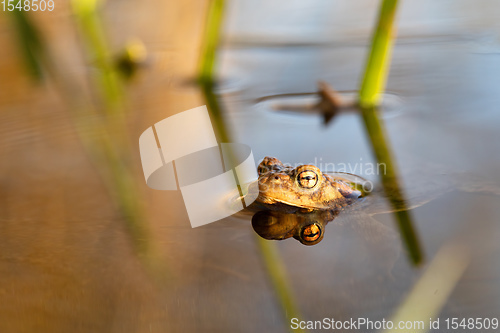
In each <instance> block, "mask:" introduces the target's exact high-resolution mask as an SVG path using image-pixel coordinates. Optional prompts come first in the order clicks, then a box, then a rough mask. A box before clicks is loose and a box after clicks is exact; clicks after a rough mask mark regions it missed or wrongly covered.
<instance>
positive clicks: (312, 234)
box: [301, 223, 321, 242]
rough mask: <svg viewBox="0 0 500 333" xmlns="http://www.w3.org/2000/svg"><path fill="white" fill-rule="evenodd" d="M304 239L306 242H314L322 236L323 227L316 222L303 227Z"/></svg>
mask: <svg viewBox="0 0 500 333" xmlns="http://www.w3.org/2000/svg"><path fill="white" fill-rule="evenodd" d="M301 236H302V239H303V240H304V241H306V242H314V241H315V240H317V239H318V238H319V237H320V236H321V228H320V227H319V226H318V225H317V224H316V223H314V224H310V225H308V226H306V227H305V228H304V229H302V235H301Z"/></svg>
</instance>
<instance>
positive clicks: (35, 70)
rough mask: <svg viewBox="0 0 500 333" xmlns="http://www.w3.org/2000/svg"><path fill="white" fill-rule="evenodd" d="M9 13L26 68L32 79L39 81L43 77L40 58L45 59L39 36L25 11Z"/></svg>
mask: <svg viewBox="0 0 500 333" xmlns="http://www.w3.org/2000/svg"><path fill="white" fill-rule="evenodd" d="M11 13H12V15H11V16H12V18H13V23H14V27H15V29H14V31H15V32H16V34H17V41H18V44H19V47H20V50H21V54H22V57H23V59H24V63H25V65H26V68H27V69H28V72H29V73H30V74H31V76H32V77H33V78H35V79H36V80H38V81H40V80H41V79H42V77H43V75H42V74H43V73H42V66H41V62H42V61H43V60H42V58H43V57H45V54H44V53H45V52H44V50H45V48H44V44H43V42H42V39H41V37H40V34H39V33H38V30H37V29H36V27H35V26H34V25H33V23H32V22H31V20H30V19H29V17H28V16H27V14H26V12H25V11H22V10H14V11H13V12H11Z"/></svg>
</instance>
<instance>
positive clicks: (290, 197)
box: [249, 157, 362, 245]
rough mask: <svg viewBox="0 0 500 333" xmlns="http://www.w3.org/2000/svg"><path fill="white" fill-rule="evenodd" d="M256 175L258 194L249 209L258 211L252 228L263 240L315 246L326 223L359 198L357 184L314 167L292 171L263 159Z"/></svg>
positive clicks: (308, 166) (271, 159)
mask: <svg viewBox="0 0 500 333" xmlns="http://www.w3.org/2000/svg"><path fill="white" fill-rule="evenodd" d="M258 172H259V181H258V191H259V194H258V197H257V200H256V201H255V202H254V204H252V205H251V206H250V207H249V208H250V209H252V210H258V212H257V213H256V214H255V215H254V216H253V218H252V226H253V228H254V230H255V231H256V232H257V234H259V235H260V236H261V237H263V238H265V239H286V238H289V237H292V236H293V237H294V238H295V239H297V240H299V241H300V242H301V243H302V244H305V245H314V244H317V243H319V242H320V241H321V240H322V239H323V235H324V231H325V226H326V224H327V223H328V222H330V221H332V220H333V219H334V218H335V217H336V216H337V215H338V214H339V212H340V211H341V210H342V209H344V208H345V207H347V206H350V205H352V204H354V203H356V202H357V201H359V200H360V198H361V197H362V193H361V192H360V191H358V190H357V189H356V188H355V185H356V184H357V185H359V182H358V183H356V182H353V181H351V180H349V179H347V178H344V177H341V176H340V175H341V174H338V175H337V174H336V175H330V174H325V173H322V172H321V171H320V170H319V169H318V168H317V167H315V166H314V165H301V166H298V167H297V168H292V167H290V166H285V165H283V163H281V161H279V160H278V159H276V158H273V157H266V158H264V160H263V161H262V162H261V163H260V165H259V167H258ZM346 176H347V175H346ZM359 178H360V177H359ZM251 190H252V189H251ZM253 190H254V191H256V188H254V189H253Z"/></svg>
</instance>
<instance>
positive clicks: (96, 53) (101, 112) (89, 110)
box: [56, 0, 157, 269]
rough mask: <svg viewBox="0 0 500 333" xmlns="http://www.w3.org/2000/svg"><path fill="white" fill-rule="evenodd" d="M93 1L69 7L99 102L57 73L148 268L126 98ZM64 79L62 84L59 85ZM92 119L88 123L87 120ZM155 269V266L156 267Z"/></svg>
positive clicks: (148, 246)
mask: <svg viewBox="0 0 500 333" xmlns="http://www.w3.org/2000/svg"><path fill="white" fill-rule="evenodd" d="M97 4H98V1H95V0H73V1H72V8H73V12H74V15H75V19H76V21H77V23H78V25H79V28H80V33H81V36H82V38H83V40H84V43H85V46H86V48H85V51H86V52H87V53H88V54H89V57H90V59H91V61H92V64H93V65H94V66H95V67H96V68H97V71H95V73H94V75H93V76H92V77H91V79H92V81H93V84H92V86H93V87H95V89H94V90H93V92H94V93H96V94H97V97H98V100H99V104H97V105H94V104H93V103H90V102H88V101H86V100H84V99H82V98H81V97H79V96H76V95H75V94H76V91H77V90H76V89H70V88H69V87H68V85H69V86H71V84H70V83H69V82H68V80H67V79H65V78H64V76H63V75H56V76H57V79H59V81H62V82H59V87H60V88H61V90H62V91H63V94H65V95H69V96H73V98H68V99H71V101H70V102H69V103H70V105H72V106H73V107H72V109H73V116H74V117H73V119H74V123H75V125H76V128H77V131H78V134H79V136H80V139H81V140H82V142H83V143H84V146H85V148H86V150H87V152H88V153H89V154H90V155H91V157H92V159H93V160H94V161H95V162H96V164H97V167H98V168H99V172H100V173H101V176H102V178H103V180H104V182H105V184H106V185H107V187H108V190H109V192H110V193H111V195H112V198H113V199H114V200H115V202H116V203H117V205H118V208H119V209H120V212H121V214H122V216H123V217H124V220H125V223H126V227H127V228H126V230H127V231H128V233H129V235H130V238H131V240H132V244H133V246H134V248H135V250H136V252H137V254H139V255H140V256H141V257H143V260H145V261H146V263H147V264H148V265H151V264H153V263H152V261H151V260H152V259H153V258H152V257H151V256H152V255H154V254H153V253H151V244H150V242H151V241H150V232H149V229H148V228H147V226H146V225H145V223H144V221H145V212H144V211H143V208H142V205H141V204H140V202H141V199H140V196H139V195H138V193H139V190H138V187H137V183H136V180H135V178H134V176H133V174H134V172H133V170H132V167H131V165H132V163H131V160H130V159H131V155H132V153H131V147H132V146H131V144H130V142H129V139H128V136H127V126H126V121H125V108H126V107H125V104H126V103H125V96H124V94H123V88H122V82H121V81H120V77H119V73H118V72H117V70H116V68H115V66H114V63H113V59H112V56H111V52H110V51H109V49H108V46H107V45H108V44H107V41H106V38H105V33H104V29H103V26H102V23H101V21H100V17H99V13H98V7H97ZM65 81H66V83H64V82H65ZM89 118H90V119H92V120H91V121H89V120H88V119H89ZM156 268H157V267H155V269H156Z"/></svg>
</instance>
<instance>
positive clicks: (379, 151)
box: [362, 107, 423, 265]
mask: <svg viewBox="0 0 500 333" xmlns="http://www.w3.org/2000/svg"><path fill="white" fill-rule="evenodd" d="M362 116H363V121H364V124H365V129H366V132H367V133H368V137H369V138H370V142H371V144H372V150H373V152H374V154H375V157H376V159H377V161H378V163H383V164H384V165H385V169H386V170H385V173H382V174H381V175H380V180H381V182H382V186H383V188H384V192H385V193H386V195H387V197H388V199H389V202H390V204H391V206H392V208H393V209H394V216H395V218H396V221H397V224H398V228H399V231H400V232H401V236H402V238H403V242H404V243H405V245H406V248H407V251H408V253H409V255H410V259H411V261H412V262H413V264H415V265H416V264H419V263H420V262H421V261H422V257H423V256H422V250H421V247H420V243H419V241H418V237H417V234H416V232H415V230H414V228H413V222H412V218H411V214H410V212H409V211H408V209H407V206H406V201H405V199H404V194H403V192H402V190H401V186H400V184H399V182H398V175H397V168H396V165H395V164H394V163H393V158H392V155H391V151H390V149H389V146H388V144H387V142H386V138H385V131H384V129H383V124H382V123H381V121H380V119H379V118H378V115H377V109H376V108H375V107H372V108H364V109H362Z"/></svg>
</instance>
